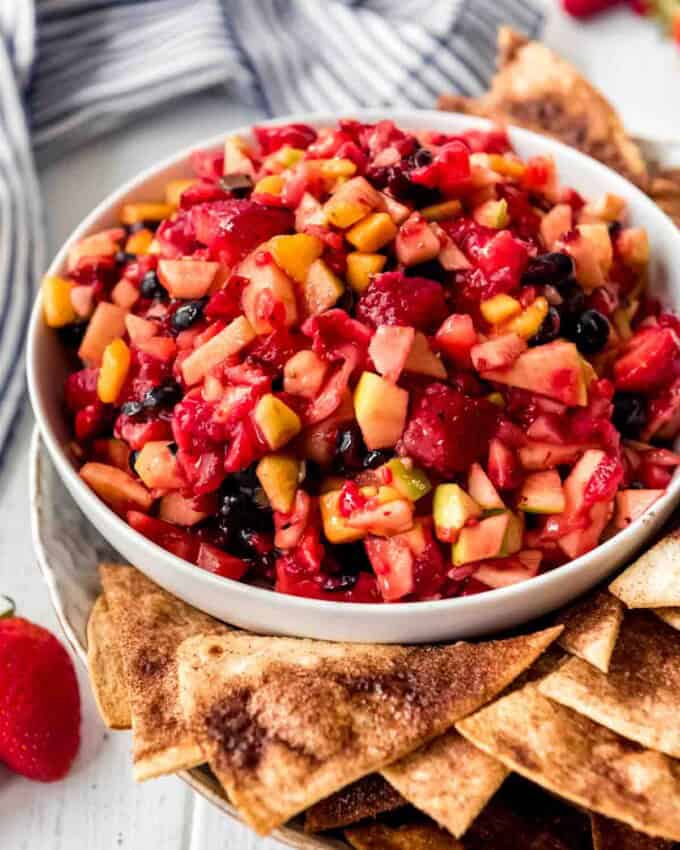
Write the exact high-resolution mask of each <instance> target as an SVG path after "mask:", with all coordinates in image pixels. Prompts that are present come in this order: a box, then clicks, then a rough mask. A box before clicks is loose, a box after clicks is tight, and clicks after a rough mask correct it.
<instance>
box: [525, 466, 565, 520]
mask: <svg viewBox="0 0 680 850" xmlns="http://www.w3.org/2000/svg"><path fill="white" fill-rule="evenodd" d="M565 504H566V502H565V496H564V490H563V489H562V481H561V479H560V476H559V473H558V472H556V471H555V470H546V471H545V472H534V473H532V474H531V475H527V477H526V478H525V479H524V484H522V488H521V490H520V491H519V496H518V500H517V507H518V508H519V509H520V510H521V511H525V512H526V513H530V514H561V513H562V512H563V511H564V508H565Z"/></svg>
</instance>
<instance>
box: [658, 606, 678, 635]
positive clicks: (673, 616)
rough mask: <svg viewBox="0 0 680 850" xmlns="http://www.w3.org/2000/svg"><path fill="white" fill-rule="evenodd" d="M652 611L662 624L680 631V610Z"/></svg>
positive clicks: (661, 609)
mask: <svg viewBox="0 0 680 850" xmlns="http://www.w3.org/2000/svg"><path fill="white" fill-rule="evenodd" d="M652 610H653V611H654V613H655V614H656V616H657V617H661V619H662V620H663V621H664V623H668V625H669V626H672V627H673V628H674V629H678V630H680V608H654V609H652Z"/></svg>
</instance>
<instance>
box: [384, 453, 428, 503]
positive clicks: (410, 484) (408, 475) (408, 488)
mask: <svg viewBox="0 0 680 850" xmlns="http://www.w3.org/2000/svg"><path fill="white" fill-rule="evenodd" d="M385 466H386V467H387V468H388V469H389V471H390V473H391V474H392V480H391V481H390V484H391V485H392V486H393V487H394V489H395V490H398V491H399V493H401V495H402V496H405V497H406V498H407V499H410V500H411V501H412V502H417V501H418V499H420V498H421V497H422V496H426V495H427V494H428V493H429V492H430V490H431V489H432V485H431V484H430V479H429V478H428V477H427V475H426V474H425V472H424V471H423V470H422V469H420V468H419V467H417V466H414V464H413V461H412V460H411V459H410V458H398V457H395V458H393V459H392V460H390V461H388V462H387V463H386V464H385Z"/></svg>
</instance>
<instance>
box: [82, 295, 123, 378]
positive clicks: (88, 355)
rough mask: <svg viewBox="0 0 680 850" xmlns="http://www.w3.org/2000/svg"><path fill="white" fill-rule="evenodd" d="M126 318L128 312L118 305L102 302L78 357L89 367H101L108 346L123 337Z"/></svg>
mask: <svg viewBox="0 0 680 850" xmlns="http://www.w3.org/2000/svg"><path fill="white" fill-rule="evenodd" d="M125 316H126V311H125V310H124V309H123V308H122V307H118V305H117V304H110V303H109V302H108V301H100V302H99V304H97V307H96V309H95V311H94V313H93V314H92V318H91V319H90V321H89V323H88V326H87V330H86V331H85V336H84V337H83V341H82V342H81V344H80V348H79V349H78V357H80V359H81V360H82V361H83V362H84V363H85V364H86V365H87V366H99V365H100V364H101V362H102V357H103V356H104V349H105V348H106V346H107V345H108V344H109V343H110V342H113V340H114V339H117V338H118V337H122V336H123V334H124V333H125Z"/></svg>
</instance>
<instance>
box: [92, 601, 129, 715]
mask: <svg viewBox="0 0 680 850" xmlns="http://www.w3.org/2000/svg"><path fill="white" fill-rule="evenodd" d="M87 666H88V670H89V672H90V683H91V685H92V691H93V693H94V699H95V702H96V703H97V708H98V709H99V714H100V715H101V718H102V720H103V721H104V723H106V725H107V726H108V727H109V729H129V728H130V726H131V724H132V718H131V715H130V699H129V697H128V689H127V682H126V679H125V670H124V668H123V659H122V656H121V654H120V649H119V647H118V632H117V630H116V626H115V624H114V622H113V618H112V617H111V612H110V611H109V608H108V605H107V603H106V598H105V597H104V596H100V597H99V598H98V599H97V600H96V602H95V603H94V606H93V608H92V611H91V612H90V619H89V620H88V622H87Z"/></svg>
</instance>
